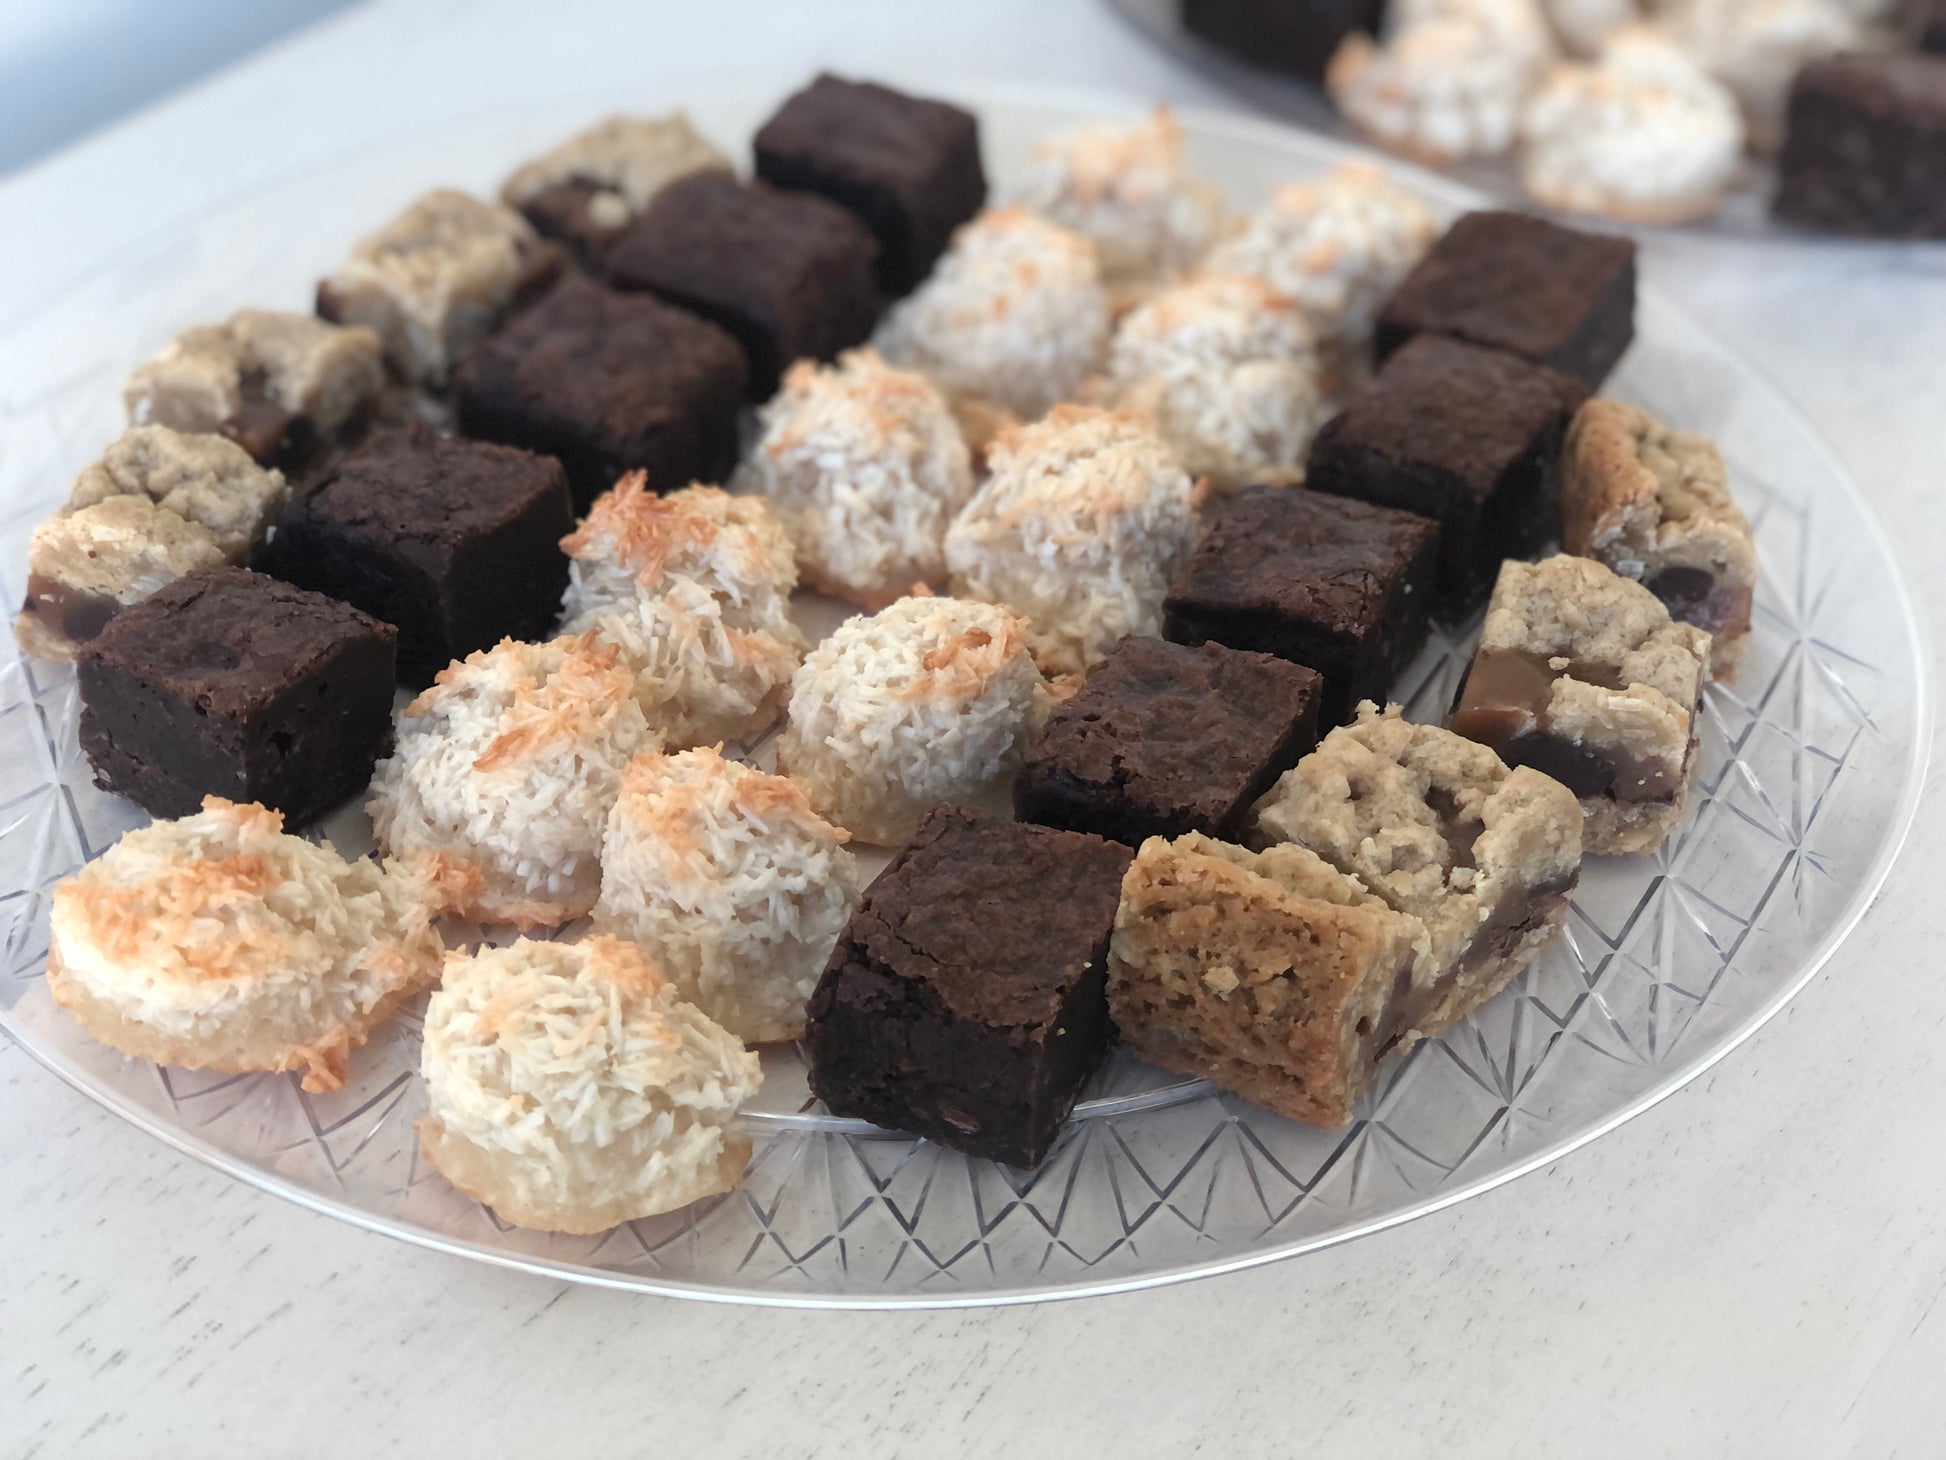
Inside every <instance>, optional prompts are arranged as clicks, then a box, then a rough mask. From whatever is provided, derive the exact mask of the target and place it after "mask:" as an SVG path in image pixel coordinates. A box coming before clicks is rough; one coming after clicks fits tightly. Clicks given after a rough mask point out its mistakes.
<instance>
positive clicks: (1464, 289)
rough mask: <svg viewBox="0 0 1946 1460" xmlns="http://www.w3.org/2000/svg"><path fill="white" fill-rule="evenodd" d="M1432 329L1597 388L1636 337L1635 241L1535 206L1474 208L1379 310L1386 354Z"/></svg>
mask: <svg viewBox="0 0 1946 1460" xmlns="http://www.w3.org/2000/svg"><path fill="white" fill-rule="evenodd" d="M1422 334H1434V335H1451V336H1453V337H1454V338H1455V339H1461V340H1468V341H1471V342H1472V343H1473V344H1476V345H1491V346H1493V347H1494V348H1495V349H1500V350H1508V351H1511V352H1512V353H1513V354H1516V355H1519V356H1521V357H1522V358H1523V359H1527V360H1532V361H1533V362H1534V363H1535V364H1537V365H1550V366H1552V367H1553V368H1554V369H1556V370H1560V371H1564V372H1566V373H1567V374H1569V375H1572V376H1574V377H1576V378H1577V379H1579V380H1581V381H1582V382H1584V383H1585V384H1586V385H1587V386H1588V387H1589V388H1590V389H1593V388H1594V387H1596V386H1598V385H1600V384H1601V382H1602V381H1603V380H1604V379H1606V378H1607V375H1608V372H1609V371H1610V370H1612V369H1614V368H1615V362H1616V361H1617V360H1619V359H1621V358H1622V353H1623V352H1624V351H1625V350H1627V349H1628V346H1629V341H1630V340H1632V339H1634V337H1635V245H1634V243H1633V242H1631V241H1630V240H1629V239H1626V238H1616V237H1614V236H1612V235H1609V234H1605V233H1583V232H1582V231H1581V230H1580V229H1577V228H1563V227H1562V226H1561V225H1560V224H1558V223H1550V222H1548V221H1547V220H1546V219H1544V218H1536V217H1533V216H1532V215H1530V214H1527V213H1498V212H1488V213H1468V214H1466V215H1464V216H1463V217H1461V218H1460V220H1459V221H1458V222H1457V223H1455V224H1454V225H1453V226H1452V227H1451V228H1449V229H1447V230H1446V233H1445V235H1444V236H1443V237H1442V238H1441V239H1440V240H1439V242H1437V243H1435V244H1434V245H1433V246H1432V251H1431V252H1430V253H1428V254H1427V255H1426V256H1425V257H1424V258H1423V259H1421V260H1420V261H1419V264H1418V267H1416V268H1415V269H1413V271H1412V272H1411V273H1410V274H1407V275H1406V277H1405V282H1404V283H1402V284H1400V285H1399V287H1398V289H1397V291H1395V292H1394V293H1393V295H1392V297H1391V299H1390V300H1388V301H1387V302H1386V304H1385V306H1384V308H1382V309H1381V310H1380V311H1379V315H1378V335H1377V344H1378V356H1379V359H1381V360H1383V359H1385V358H1386V357H1387V356H1388V355H1390V354H1391V353H1392V352H1393V351H1394V350H1397V349H1398V348H1399V347H1400V346H1402V345H1404V344H1405V343H1406V341H1408V340H1410V339H1412V338H1413V337H1414V336H1415V335H1422Z"/></svg>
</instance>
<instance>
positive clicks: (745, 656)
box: [561, 471, 804, 750]
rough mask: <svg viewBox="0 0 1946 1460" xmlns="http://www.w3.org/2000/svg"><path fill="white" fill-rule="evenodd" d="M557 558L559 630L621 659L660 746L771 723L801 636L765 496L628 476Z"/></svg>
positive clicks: (787, 562)
mask: <svg viewBox="0 0 1946 1460" xmlns="http://www.w3.org/2000/svg"><path fill="white" fill-rule="evenodd" d="M561 548H562V551H564V552H566V553H567V555H568V557H569V559H570V561H569V564H568V587H567V593H566V595H565V596H564V597H563V599H562V604H561V612H562V614H563V615H564V616H565V618H566V625H565V630H566V632H568V633H570V634H578V633H585V632H590V631H592V632H594V633H596V634H598V635H599V636H600V637H601V638H602V639H603V640H604V641H606V642H607V643H610V644H613V645H614V646H616V647H617V648H618V649H619V650H620V651H621V655H622V661H623V663H624V664H625V665H626V666H627V667H628V668H629V669H630V670H631V671H632V672H633V674H634V683H635V697H636V699H637V700H638V701H639V702H640V703H641V706H642V710H643V713H644V714H646V715H647V716H648V720H649V724H650V725H652V726H653V727H654V729H655V731H656V734H657V735H658V737H659V738H660V739H661V742H662V744H663V745H664V746H666V747H667V748H669V749H671V750H679V749H682V748H684V747H686V746H691V745H704V744H711V743H714V742H716V741H719V740H737V739H741V738H743V737H746V736H749V735H752V734H755V733H756V732H757V731H759V730H761V729H763V728H764V727H765V726H767V725H768V724H769V723H770V722H771V721H772V720H773V719H775V718H776V716H777V712H778V711H779V710H780V709H782V708H783V702H784V698H785V695H786V693H787V686H788V685H789V684H790V678H791V675H792V673H793V672H794V671H795V670H796V669H797V666H798V662H799V661H800V660H801V659H802V658H803V656H804V636H803V634H802V633H800V632H799V631H798V628H797V626H796V625H795V624H793V623H792V622H791V619H790V592H791V589H792V588H793V587H794V586H795V585H796V583H797V569H796V567H795V566H794V565H793V562H792V554H791V544H790V539H789V538H788V537H787V536H786V535H785V533H784V529H783V525H782V524H781V523H780V522H779V521H778V520H777V516H776V514H775V513H774V512H772V511H771V509H770V507H769V505H768V504H766V503H765V502H764V501H763V500H762V499H760V498H756V497H732V496H731V495H730V494H729V493H727V492H725V491H723V490H722V489H721V488H719V487H686V488H684V489H683V490H682V491H680V492H671V493H670V494H669V495H668V496H666V497H659V496H657V495H656V494H655V493H653V492H651V491H650V490H649V489H648V481H647V478H646V477H645V476H644V475H643V474H642V473H641V472H639V471H638V472H631V473H630V474H629V475H627V476H625V477H623V478H622V479H621V481H619V482H617V483H616V484H615V486H614V487H613V488H611V489H610V490H609V491H607V492H604V493H603V494H602V495H601V496H600V497H598V498H597V499H596V500H595V504H594V506H593V507H592V508H591V509H590V510H589V512H588V515H587V516H586V517H585V518H583V519H582V521H581V524H580V526H579V527H577V528H576V529H575V530H574V532H573V533H571V534H570V535H569V536H567V537H565V538H563V539H562V541H561Z"/></svg>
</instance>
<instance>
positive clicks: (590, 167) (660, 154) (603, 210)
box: [500, 111, 731, 269]
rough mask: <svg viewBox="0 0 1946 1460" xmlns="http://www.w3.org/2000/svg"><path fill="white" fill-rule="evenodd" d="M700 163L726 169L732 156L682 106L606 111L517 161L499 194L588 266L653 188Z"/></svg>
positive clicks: (638, 211)
mask: <svg viewBox="0 0 1946 1460" xmlns="http://www.w3.org/2000/svg"><path fill="white" fill-rule="evenodd" d="M705 169H708V170H710V171H713V172H729V171H730V170H731V168H730V159H729V158H728V157H726V156H724V155H723V153H722V152H721V151H720V150H719V149H718V148H717V147H716V145H715V144H714V143H712V142H710V141H709V140H708V139H707V138H705V137H703V136H701V135H699V134H698V133H697V131H696V129H695V128H694V127H692V126H691V125H690V124H689V118H688V117H687V116H686V115H685V114H684V113H682V112H679V111H677V112H670V113H669V114H668V115H667V116H662V117H626V116H612V117H604V118H603V119H602V120H601V121H599V122H596V123H595V124H594V126H592V127H590V128H588V130H587V131H585V132H577V133H575V135H574V136H572V137H570V138H568V140H567V141H565V142H563V143H562V144H561V145H560V146H558V147H556V148H554V149H553V150H552V151H550V152H546V153H543V154H542V155H541V156H539V157H536V158H535V159H534V160H533V161H532V162H529V163H527V164H526V165H525V166H523V167H521V168H519V169H517V170H516V171H515V172H514V174H513V176H512V177H510V178H508V179H507V181H506V182H505V183H504V184H503V185H502V186H501V189H500V200H501V201H502V202H503V203H505V204H506V205H507V206H508V207H510V208H518V209H519V210H520V213H521V216H522V217H524V218H525V219H526V220H527V221H528V222H529V223H531V224H533V225H534V229H535V231H536V232H538V233H540V234H542V235H543V236H544V237H547V238H552V239H555V240H557V241H558V242H560V243H562V244H565V245H567V246H568V247H569V248H571V249H573V250H574V252H575V255H576V257H578V258H579V259H580V260H581V262H582V263H583V264H584V265H585V266H586V267H588V268H591V269H593V268H598V267H599V266H600V264H601V257H602V255H603V254H605V253H606V252H607V251H608V245H609V244H611V243H613V242H614V241H615V237H616V235H617V234H619V233H620V232H621V231H622V230H623V229H624V228H626V227H627V226H628V225H629V224H630V223H631V222H633V221H634V220H635V219H637V218H639V217H641V216H642V210H643V209H645V208H647V207H648V206H649V203H650V202H651V201H652V200H653V199H654V197H655V195H656V194H657V193H659V192H661V191H662V190H663V189H664V188H665V187H667V186H668V185H669V184H670V183H672V182H674V181H675V180H676V179H677V178H679V177H687V176H688V175H689V174H690V173H692V172H701V171H703V170H705Z"/></svg>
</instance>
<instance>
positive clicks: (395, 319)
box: [318, 188, 564, 385]
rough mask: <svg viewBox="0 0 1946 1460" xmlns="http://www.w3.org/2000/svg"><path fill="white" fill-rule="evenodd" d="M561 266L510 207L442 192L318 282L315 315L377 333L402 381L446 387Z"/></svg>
mask: <svg viewBox="0 0 1946 1460" xmlns="http://www.w3.org/2000/svg"><path fill="white" fill-rule="evenodd" d="M563 261H564V257H563V254H562V251H561V249H560V247H559V246H558V245H556V244H553V243H549V242H548V241H547V240H546V239H544V238H542V237H541V236H540V235H539V234H537V233H535V232H534V229H533V226H532V225H531V224H529V223H528V222H527V220H526V219H525V218H522V217H521V216H520V215H519V214H518V213H516V212H514V210H513V209H511V208H503V207H501V206H500V205H499V204H497V203H486V202H482V201H481V200H480V199H478V198H475V197H470V196H469V195H467V194H466V193H460V192H454V191H453V190H452V189H451V188H438V189H435V190H434V191H432V192H430V193H427V194H426V195H425V196H424V197H423V198H421V199H419V201H418V202H416V203H414V204H413V205H412V206H411V207H409V208H407V209H406V210H405V211H404V212H403V213H401V214H399V216H398V217H396V218H394V219H393V220H392V221H391V222H390V223H388V224H386V225H385V226H384V227H383V228H381V229H379V230H378V231H377V232H376V233H371V234H367V235H366V236H365V237H364V238H361V239H359V240H358V242H357V243H356V244H355V245H353V247H352V250H351V256H350V257H349V258H347V259H346V260H345V261H344V263H342V264H340V265H339V266H338V270H337V272H336V273H334V274H333V275H332V276H331V277H330V278H328V279H326V280H325V281H324V282H323V283H321V284H319V285H318V313H319V314H321V315H323V316H324V317H325V318H326V319H331V320H336V321H338V322H339V323H340V324H362V325H366V326H369V327H370V328H371V329H373V330H375V331H376V332H377V334H378V337H379V339H381V340H382V341H384V344H385V359H386V362H387V363H388V364H390V365H391V367H392V369H393V370H394V371H396V372H397V373H398V374H399V376H400V377H401V378H403V379H405V380H408V381H413V382H415V383H424V384H428V385H444V384H445V382H446V378H447V376H448V375H450V374H451V373H452V369H453V367H454V366H455V365H457V364H458V363H459V361H460V359H461V358H462V357H463V356H464V355H465V354H466V352H467V351H468V350H471V349H472V348H473V347H474V346H475V345H477V344H479V343H480V341H481V340H484V339H485V338H486V337H487V336H488V335H489V334H491V333H492V332H493V330H494V327H495V326H496V325H498V324H499V323H500V321H501V320H502V319H504V318H506V316H507V314H508V312H509V311H511V310H513V309H515V308H517V307H518V306H519V305H521V304H524V303H525V302H527V301H528V300H530V299H532V298H534V297H535V296H536V295H537V294H539V293H540V291H541V290H543V289H545V288H546V287H547V285H548V284H549V283H550V282H551V281H552V280H553V279H554V277H555V275H557V274H558V273H560V271H561V265H562V263H563Z"/></svg>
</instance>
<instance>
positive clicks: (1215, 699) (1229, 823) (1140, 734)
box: [1014, 637, 1321, 847]
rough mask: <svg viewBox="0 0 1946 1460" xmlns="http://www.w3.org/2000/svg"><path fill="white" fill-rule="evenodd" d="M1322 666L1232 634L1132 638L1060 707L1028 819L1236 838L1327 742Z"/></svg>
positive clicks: (1031, 773) (1042, 746)
mask: <svg viewBox="0 0 1946 1460" xmlns="http://www.w3.org/2000/svg"><path fill="white" fill-rule="evenodd" d="M1320 687H1321V680H1320V679H1319V676H1318V674H1317V672H1316V671H1315V670H1310V669H1306V668H1304V667H1303V666H1302V665H1298V664H1289V663H1286V662H1285V661H1284V660H1282V659H1276V658H1273V657H1271V656H1270V655H1268V654H1252V653H1248V652H1245V651H1243V650H1239V649H1226V648H1224V647H1223V646H1222V645H1220V644H1204V645H1202V646H1201V647H1200V648H1194V649H1191V648H1185V647H1184V646H1182V645H1180V644H1171V643H1169V642H1167V641H1166V640H1163V639H1150V638H1140V637H1130V638H1126V639H1123V640H1122V642H1121V643H1120V644H1119V645H1117V646H1116V648H1115V650H1114V651H1113V652H1112V653H1110V654H1109V656H1108V657H1107V658H1106V659H1104V660H1102V661H1101V662H1100V663H1099V664H1097V665H1096V666H1095V667H1094V668H1093V669H1091V670H1089V671H1088V679H1087V682H1086V683H1085V684H1083V685H1082V687H1081V689H1080V691H1079V692H1078V693H1077V694H1076V695H1075V696H1074V697H1073V698H1072V699H1070V700H1068V701H1067V702H1066V703H1065V704H1063V705H1061V706H1060V707H1058V708H1057V709H1056V710H1055V711H1054V713H1053V715H1052V716H1051V717H1049V719H1048V722H1047V727H1046V728H1045V729H1044V730H1043V731H1042V732H1041V735H1040V738H1039V739H1038V740H1037V741H1036V742H1035V743H1034V746H1033V748H1032V749H1031V750H1029V751H1028V753H1027V758H1026V761H1025V762H1024V763H1023V764H1022V766H1021V769H1020V775H1019V778H1018V779H1017V780H1015V782H1014V811H1015V813H1016V814H1017V815H1018V816H1019V817H1020V818H1021V819H1022V820H1023V821H1035V822H1039V823H1040V824H1041V825H1043V826H1058V827H1063V828H1065V829H1067V830H1069V831H1091V832H1094V833H1096V834H1097V835H1099V836H1105V837H1108V838H1110V839H1111V840H1114V841H1118V842H1123V843H1126V844H1127V845H1129V846H1131V847H1139V846H1140V845H1141V844H1142V841H1143V839H1144V838H1145V837H1152V836H1161V837H1177V836H1181V835H1182V834H1183V833H1184V832H1190V831H1200V832H1206V833H1207V834H1209V835H1210V836H1218V837H1224V838H1227V839H1229V840H1235V839H1236V837H1237V834H1238V832H1239V831H1240V830H1241V823H1242V820H1243V817H1244V815H1245V814H1246V813H1247V812H1248V811H1249V809H1250V806H1251V803H1252V802H1254V801H1255V800H1256V799H1257V797H1258V796H1260V795H1262V794H1263V793H1264V792H1265V791H1267V790H1269V789H1270V785H1271V782H1273V781H1274V780H1276V779H1277V777H1278V776H1280V775H1282V774H1283V773H1284V772H1285V771H1287V770H1289V769H1290V768H1291V767H1292V766H1294V765H1296V764H1297V758H1298V757H1299V756H1301V755H1303V754H1304V752H1305V751H1307V750H1309V749H1310V748H1311V747H1312V746H1313V745H1315V744H1317V739H1318V693H1319V689H1320Z"/></svg>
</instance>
